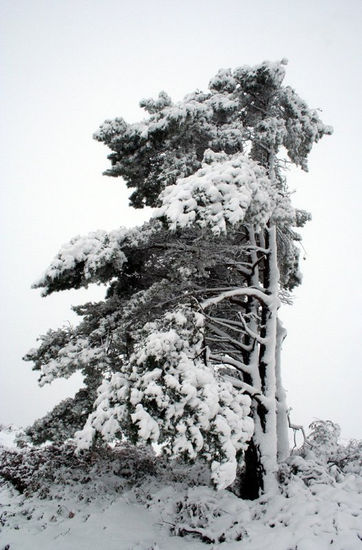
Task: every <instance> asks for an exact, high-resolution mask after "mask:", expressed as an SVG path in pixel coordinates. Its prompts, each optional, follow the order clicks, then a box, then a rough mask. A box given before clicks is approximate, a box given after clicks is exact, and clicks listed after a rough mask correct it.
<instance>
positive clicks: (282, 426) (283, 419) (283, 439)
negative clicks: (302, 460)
mask: <svg viewBox="0 0 362 550" xmlns="http://www.w3.org/2000/svg"><path fill="white" fill-rule="evenodd" d="M286 335H287V331H286V330H285V328H284V327H283V325H282V322H281V321H280V319H278V320H277V340H276V349H275V376H276V392H275V397H276V401H277V458H278V462H282V461H283V460H285V459H286V458H287V457H288V456H289V438H288V428H289V426H288V407H287V399H286V397H287V396H286V393H285V390H284V388H283V385H282V376H281V351H282V344H283V341H284V339H285V337H286Z"/></svg>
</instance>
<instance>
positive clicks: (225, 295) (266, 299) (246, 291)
mask: <svg viewBox="0 0 362 550" xmlns="http://www.w3.org/2000/svg"><path fill="white" fill-rule="evenodd" d="M234 296H252V297H253V298H256V299H257V300H259V301H260V302H262V303H263V304H264V305H265V306H267V307H271V306H272V305H274V302H275V297H274V296H272V295H268V294H266V293H265V292H263V291H262V290H259V289H257V288H235V289H232V290H227V291H225V292H222V293H221V294H219V295H218V296H213V297H212V298H208V299H207V300H204V301H203V302H202V303H201V307H202V308H203V309H207V308H208V307H210V306H214V305H216V304H219V303H220V302H222V301H223V300H227V299H229V298H233V297H234Z"/></svg>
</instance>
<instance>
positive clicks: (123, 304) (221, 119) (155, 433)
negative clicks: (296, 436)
mask: <svg viewBox="0 0 362 550" xmlns="http://www.w3.org/2000/svg"><path fill="white" fill-rule="evenodd" d="M284 66H285V61H284V60H283V61H281V62H279V63H269V62H264V63H262V64H261V65H259V66H256V67H240V68H237V69H235V70H233V71H231V70H221V71H219V73H218V74H217V75H216V76H215V77H214V78H213V79H212V80H211V82H210V85H209V91H208V92H206V93H203V92H200V91H197V92H195V93H193V94H190V95H188V96H186V97H185V98H184V100H183V101H181V102H179V103H173V102H172V101H171V99H170V98H169V97H168V96H167V94H166V93H164V92H161V93H160V95H159V97H158V99H156V100H152V99H147V100H142V101H141V106H142V107H144V108H145V110H146V111H147V112H148V113H149V116H148V118H147V119H145V120H143V121H142V122H140V123H137V124H127V123H126V122H125V121H124V120H123V119H120V118H116V119H115V120H113V121H109V120H108V121H106V122H105V123H104V124H103V125H102V126H101V127H100V129H99V130H98V132H97V133H96V134H95V138H96V139H97V140H99V141H101V142H103V143H105V144H106V145H107V146H108V147H110V149H111V150H112V153H111V154H110V156H109V158H110V160H111V163H112V166H111V168H110V169H109V170H108V171H107V172H106V174H108V175H111V176H121V177H123V178H124V180H125V181H126V183H127V185H128V186H129V187H132V188H134V189H135V191H134V192H133V194H132V195H131V205H132V206H134V207H136V208H142V207H143V206H144V205H149V206H152V207H154V208H155V210H154V215H153V218H152V219H151V221H150V222H148V223H146V224H145V225H144V226H143V227H141V228H135V229H131V230H126V229H120V230H116V231H113V232H111V233H106V232H102V231H98V232H94V233H91V234H89V235H87V236H86V237H77V238H75V239H73V240H72V241H71V242H70V243H69V244H68V245H66V246H64V247H63V248H62V250H61V251H60V252H59V253H58V255H57V256H56V258H55V259H54V260H53V262H52V263H51V265H50V267H49V268H48V270H47V271H46V272H45V274H44V276H43V277H42V278H41V279H40V281H38V282H37V283H36V284H35V285H34V286H35V287H36V288H38V287H39V288H43V294H44V295H47V294H50V293H52V292H54V291H59V290H64V289H69V288H80V287H82V286H84V287H86V286H87V285H88V284H90V283H99V284H106V285H107V292H106V297H105V299H104V301H102V302H99V303H88V304H85V305H82V306H77V307H75V308H74V310H75V311H76V312H77V313H78V314H79V315H80V316H81V317H82V318H83V320H82V321H81V322H80V324H79V325H78V326H77V327H75V328H69V327H67V328H61V329H59V330H56V331H49V332H48V333H47V334H46V335H44V336H42V337H41V344H40V346H39V347H38V349H36V350H31V351H30V352H29V353H28V354H27V356H26V357H25V358H26V359H27V360H32V361H34V365H35V366H34V368H35V369H36V370H39V371H40V383H41V384H45V383H48V382H51V381H52V380H53V379H54V378H57V377H63V376H65V377H68V376H70V375H71V374H72V373H73V372H75V371H76V370H81V372H82V373H83V375H84V388H82V390H80V392H79V393H78V394H77V395H76V396H75V398H74V400H73V401H71V400H66V401H65V402H63V403H62V404H60V405H58V406H57V407H56V408H55V409H54V411H52V412H51V413H49V414H48V415H47V416H46V417H45V419H43V420H40V421H38V422H37V423H35V425H34V426H33V427H32V428H29V430H28V431H29V434H30V435H31V436H32V437H33V439H34V441H37V442H40V441H42V440H43V439H49V438H51V439H64V438H65V437H67V436H68V437H73V436H74V437H75V438H76V440H77V443H78V447H79V448H85V447H89V446H90V445H92V444H93V443H94V442H95V441H97V440H100V439H102V440H105V441H109V440H112V439H114V438H116V437H118V438H127V439H129V440H131V441H133V442H134V443H139V442H141V443H142V442H143V443H144V442H146V443H156V444H158V445H159V449H160V451H161V452H162V453H164V454H165V455H167V456H169V457H170V458H174V457H178V456H181V457H183V458H185V459H189V460H194V459H197V458H201V459H204V460H206V461H208V462H210V465H211V471H212V477H213V480H214V482H215V485H216V486H217V487H219V488H222V487H226V486H228V485H229V484H231V483H232V482H233V480H234V479H235V476H236V469H237V466H238V465H242V464H244V473H243V477H242V487H241V492H242V495H243V496H244V497H246V498H255V497H257V496H258V495H259V494H260V492H261V491H269V490H271V489H272V488H273V486H274V485H275V483H276V481H275V472H276V469H277V461H278V460H282V459H283V458H285V456H286V454H287V453H288V437H287V416H286V404H285V396H284V390H283V388H282V384H281V374H280V350H281V343H282V340H283V338H284V336H285V331H284V329H283V327H282V326H281V324H280V322H279V321H278V317H277V311H278V307H279V305H280V300H281V299H285V300H288V296H289V293H290V291H291V290H292V289H293V288H294V287H295V286H296V285H297V284H299V283H300V274H299V270H298V255H299V250H298V241H299V240H300V237H299V235H298V234H297V233H296V231H295V228H296V227H301V226H302V225H303V224H304V223H305V222H306V221H307V219H308V214H307V213H306V212H304V211H298V210H295V209H294V208H293V207H292V205H291V202H290V197H289V193H288V189H287V186H286V181H285V177H284V171H285V170H284V169H285V166H286V163H287V162H291V163H294V164H295V165H297V166H300V167H301V168H302V169H304V170H306V169H307V156H308V154H309V152H310V150H311V148H312V145H313V143H314V142H317V141H318V140H319V139H320V138H321V137H322V136H323V135H324V134H330V133H331V129H330V127H327V126H325V125H324V124H323V123H322V122H321V121H320V119H319V117H318V115H317V113H316V112H315V111H313V110H310V109H309V108H308V107H307V105H306V104H305V103H304V101H302V100H301V99H300V98H299V97H298V95H297V94H296V93H295V92H294V91H293V90H292V89H291V88H290V87H288V86H283V79H284V75H285V67H284ZM74 411H79V412H78V413H77V414H74ZM65 419H66V421H65Z"/></svg>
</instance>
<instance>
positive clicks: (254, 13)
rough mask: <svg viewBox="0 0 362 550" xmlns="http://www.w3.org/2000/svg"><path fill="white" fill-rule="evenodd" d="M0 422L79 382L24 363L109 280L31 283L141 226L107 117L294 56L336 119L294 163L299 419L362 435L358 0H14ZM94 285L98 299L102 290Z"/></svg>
mask: <svg viewBox="0 0 362 550" xmlns="http://www.w3.org/2000/svg"><path fill="white" fill-rule="evenodd" d="M0 21H1V23H0V26H1V28H0V51H1V56H2V60H1V61H2V62H1V66H2V75H1V77H2V86H1V92H0V95H1V117H2V124H1V130H0V131H1V137H0V140H1V148H0V156H1V164H2V181H1V249H0V258H1V331H0V337H1V342H0V349H1V351H2V353H1V364H0V392H1V395H0V423H1V422H4V423H11V422H13V423H17V424H23V425H24V424H28V423H30V422H32V421H33V420H34V419H35V418H37V417H39V416H42V415H43V414H45V413H46V412H47V411H48V410H50V409H51V408H52V407H53V405H55V404H56V403H57V402H58V401H59V400H60V399H61V398H64V397H66V396H68V395H71V394H73V393H74V391H75V389H76V388H77V383H79V379H78V380H77V379H73V380H70V381H67V382H56V383H54V385H53V386H50V387H46V388H42V389H39V388H38V387H37V382H36V379H37V376H36V374H35V373H33V372H32V371H31V368H30V364H29V363H24V362H22V360H21V357H22V356H23V355H24V354H25V353H26V351H28V349H29V348H30V347H33V346H34V345H35V340H36V338H37V336H38V335H39V334H41V333H44V332H46V331H47V330H48V328H56V327H58V326H60V325H62V324H64V323H65V322H67V321H70V322H74V316H73V315H72V314H71V313H70V310H69V306H70V304H72V303H73V304H77V303H81V302H82V301H86V300H88V299H90V298H91V299H94V295H95V293H97V292H98V296H99V292H100V289H97V290H95V291H94V290H92V291H88V293H87V292H86V291H77V292H75V291H69V292H65V293H62V294H56V295H53V296H50V297H48V298H46V299H43V298H41V297H40V296H39V292H38V291H35V290H30V285H31V283H32V282H33V281H34V280H35V279H37V278H38V277H39V275H40V274H41V273H42V271H43V270H44V269H45V268H46V267H47V265H48V264H49V262H50V260H51V259H52V257H53V256H54V255H55V254H56V252H57V251H58V249H59V247H60V245H61V244H62V243H64V242H66V241H67V240H69V239H70V238H71V237H73V236H74V235H76V234H79V233H87V232H89V231H91V230H94V229H98V228H101V229H114V228H117V227H118V226H120V225H134V224H136V223H140V222H141V221H142V220H143V219H145V218H146V217H147V213H146V212H144V211H143V212H139V211H134V210H133V209H129V208H128V206H127V204H128V200H127V197H128V195H129V191H128V190H126V189H125V188H124V184H123V183H122V182H121V180H119V179H113V178H106V177H105V176H102V175H101V174H102V171H103V170H105V169H106V168H107V167H108V161H107V160H106V155H107V153H108V151H107V149H106V148H105V147H104V146H102V145H101V144H99V143H97V142H95V141H93V140H92V133H93V132H94V131H95V130H96V129H97V128H98V126H99V124H101V123H102V122H103V120H104V119H106V118H114V117H116V116H123V117H124V118H125V119H126V120H128V121H136V120H138V119H140V118H141V117H142V116H143V115H142V112H141V111H140V109H139V108H138V101H139V100H140V99H141V98H142V97H150V96H156V95H157V94H158V92H159V91H160V90H162V89H164V90H166V91H167V92H168V93H169V94H170V95H171V96H172V97H173V99H181V98H182V97H183V96H184V95H185V94H186V93H188V92H191V91H193V90H194V89H196V88H199V89H206V88H207V84H208V81H209V79H210V78H211V77H212V76H213V75H214V74H215V73H216V72H217V70H218V69H219V68H221V67H236V66H239V65H244V64H255V63H259V62H261V61H263V60H265V59H269V60H278V59H281V58H283V57H287V58H288V59H289V65H288V67H287V80H286V81H287V83H288V84H291V85H292V86H293V87H294V88H295V89H296V91H297V92H298V93H299V95H301V97H302V98H303V99H305V100H306V101H307V102H308V104H309V105H310V106H311V107H321V108H322V109H323V113H322V115H321V116H322V119H323V121H324V122H325V123H327V124H331V125H333V126H334V129H335V133H334V135H333V136H332V137H325V138H324V139H323V140H322V141H321V142H320V144H317V145H316V146H315V149H314V151H313V153H312V155H311V158H310V172H309V174H305V173H299V172H293V173H291V174H290V177H289V185H290V187H291V188H293V189H294V188H295V189H297V192H296V195H295V202H296V204H297V205H298V206H299V207H301V208H305V209H307V210H310V211H311V212H312V214H313V221H312V222H311V223H309V225H308V227H307V228H306V229H305V230H304V233H303V235H304V246H305V249H306V252H307V254H306V261H304V262H303V264H302V269H303V272H304V284H303V286H302V287H301V288H300V289H298V290H297V292H296V298H295V304H294V306H293V307H289V308H287V309H285V308H283V311H282V313H281V316H282V318H283V320H284V322H285V325H286V327H287V329H288V333H289V334H288V339H287V341H286V343H285V346H284V382H285V386H286V389H287V390H288V396H289V404H290V406H291V407H292V408H293V420H294V421H295V422H297V423H303V424H305V425H307V424H309V423H310V422H311V421H312V420H313V419H314V418H322V419H327V418H328V419H331V420H334V421H337V422H339V423H340V424H341V426H342V434H343V436H344V437H346V438H349V437H357V438H361V437H362V422H361V420H362V396H361V381H362V376H361V355H362V353H361V346H360V340H361V337H362V334H361V309H362V296H361V254H360V243H359V237H360V236H361V229H360V227H361V223H360V217H361V216H360V212H359V210H360V205H361V194H362V192H361V185H360V181H359V180H360V148H361V139H360V124H361V115H360V105H361V96H362V90H361V88H362V86H361V81H362V77H361V73H362V71H361V68H362V67H361V53H362V48H361V46H362V39H361V32H360V28H361V21H362V2H361V1H360V0H355V1H354V0H343V1H335V0H303V1H300V0H293V2H291V1H290V0H285V1H284V0H252V1H249V0H223V1H222V2H221V1H220V0H218V1H213V0H192V1H190V0H183V1H182V2H181V1H177V2H176V1H173V0H165V1H161V0H154V1H152V0H148V1H147V0H133V1H132V2H131V1H128V2H125V1H123V0H102V1H98V0H89V1H85V0H84V1H82V0H76V1H74V0H72V1H69V0H62V1H61V2H57V1H54V0H43V1H38V0H17V1H16V2H14V0H2V2H1V6H0ZM90 293H91V296H90Z"/></svg>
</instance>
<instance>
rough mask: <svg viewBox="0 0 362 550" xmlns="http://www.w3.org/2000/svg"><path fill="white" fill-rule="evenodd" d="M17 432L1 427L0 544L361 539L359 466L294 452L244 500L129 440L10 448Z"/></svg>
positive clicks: (278, 545) (127, 548)
mask: <svg viewBox="0 0 362 550" xmlns="http://www.w3.org/2000/svg"><path fill="white" fill-rule="evenodd" d="M16 433H19V432H16ZM14 435H15V433H14V429H7V430H3V431H2V432H1V435H0V444H1V449H0V458H1V466H0V471H1V476H2V477H1V478H0V479H1V482H0V504H1V507H0V527H1V533H0V550H4V549H9V550H34V549H35V548H36V549H37V550H48V549H49V550H50V549H51V550H53V549H54V550H96V549H97V550H99V548H106V549H107V550H173V549H175V550H178V549H180V550H181V549H187V550H199V549H204V550H207V549H208V548H212V549H214V550H216V549H218V548H221V549H222V550H264V549H265V550H327V549H328V550H358V549H362V477H361V475H360V470H359V468H354V469H355V470H356V471H355V472H354V473H346V472H344V471H341V469H340V468H339V467H337V466H333V465H329V466H328V467H327V466H326V467H324V466H323V465H322V464H321V462H319V463H317V462H315V461H312V460H310V459H307V458H303V457H302V456H293V457H291V458H290V459H289V460H288V461H286V463H285V464H283V465H282V468H281V471H280V476H279V477H280V492H279V493H278V494H275V495H272V496H269V497H264V498H260V499H259V500H257V501H253V502H250V501H243V500H241V499H239V498H238V497H237V496H235V495H234V494H233V493H231V492H229V491H226V490H222V491H218V492H216V491H214V489H212V488H211V486H210V480H209V474H208V472H207V470H204V469H203V468H202V467H201V466H198V465H195V466H194V467H192V468H191V467H184V466H182V465H174V467H173V468H172V469H171V468H170V467H169V466H167V465H166V464H165V463H164V462H163V460H162V459H159V458H158V459H157V458H155V457H153V456H151V455H150V454H148V453H147V452H146V451H144V450H135V449H134V448H133V447H131V446H124V447H116V448H115V449H113V450H106V451H103V450H97V451H91V452H88V453H86V454H83V455H82V456H79V457H75V456H74V454H73V448H72V447H71V446H69V445H68V446H65V447H59V446H54V445H53V446H48V447H43V448H42V449H41V450H39V449H33V448H31V447H24V448H18V449H15V448H14V446H13V442H14ZM359 464H360V462H359ZM346 470H348V468H346ZM349 470H351V468H349ZM352 470H353V468H352Z"/></svg>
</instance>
